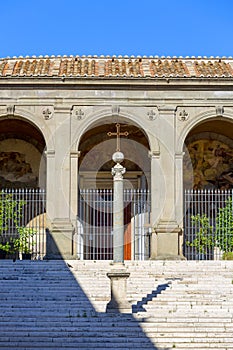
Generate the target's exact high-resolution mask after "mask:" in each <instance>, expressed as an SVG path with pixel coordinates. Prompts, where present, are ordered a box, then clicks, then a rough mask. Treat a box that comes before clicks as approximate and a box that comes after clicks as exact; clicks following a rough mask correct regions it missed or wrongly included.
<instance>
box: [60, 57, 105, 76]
mask: <svg viewBox="0 0 233 350" xmlns="http://www.w3.org/2000/svg"><path fill="white" fill-rule="evenodd" d="M59 75H60V76H61V75H67V76H71V75H73V76H87V75H89V76H92V75H93V76H95V75H98V64H97V62H96V61H95V60H93V59H92V60H88V59H84V60H83V59H81V58H73V59H63V60H62V61H61V64H60V70H59Z"/></svg>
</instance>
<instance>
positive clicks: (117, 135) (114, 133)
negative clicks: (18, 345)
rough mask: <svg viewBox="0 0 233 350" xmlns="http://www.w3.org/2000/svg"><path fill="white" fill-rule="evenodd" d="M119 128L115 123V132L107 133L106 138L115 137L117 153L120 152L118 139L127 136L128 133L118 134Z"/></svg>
mask: <svg viewBox="0 0 233 350" xmlns="http://www.w3.org/2000/svg"><path fill="white" fill-rule="evenodd" d="M120 127H121V125H120V124H119V123H117V124H116V129H117V131H116V132H111V131H109V132H108V133H107V135H108V136H116V137H117V148H116V151H117V152H120V137H121V136H128V135H129V133H128V131H125V132H120Z"/></svg>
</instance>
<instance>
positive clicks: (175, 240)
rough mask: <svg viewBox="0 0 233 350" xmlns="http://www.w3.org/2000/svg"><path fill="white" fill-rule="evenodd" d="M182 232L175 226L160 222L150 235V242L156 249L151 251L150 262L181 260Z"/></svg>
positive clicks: (182, 257)
mask: <svg viewBox="0 0 233 350" xmlns="http://www.w3.org/2000/svg"><path fill="white" fill-rule="evenodd" d="M181 238H182V230H181V228H180V227H178V226H177V224H175V223H174V224H172V223H171V222H160V224H159V225H158V226H157V227H156V228H155V229H154V231H153V233H152V241H153V242H155V241H156V244H154V246H155V247H156V249H154V250H153V254H152V256H151V259H152V260H183V259H185V258H184V256H183V254H182V246H181Z"/></svg>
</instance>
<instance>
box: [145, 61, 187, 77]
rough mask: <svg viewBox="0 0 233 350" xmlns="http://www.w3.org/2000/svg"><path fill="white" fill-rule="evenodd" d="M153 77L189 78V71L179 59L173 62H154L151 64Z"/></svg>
mask: <svg viewBox="0 0 233 350" xmlns="http://www.w3.org/2000/svg"><path fill="white" fill-rule="evenodd" d="M150 71H151V75H152V76H154V77H156V76H157V77H163V76H174V77H184V76H189V75H190V74H189V71H188V69H187V67H186V66H185V64H184V63H183V62H182V61H181V60H178V59H175V60H174V59H173V60H168V59H165V60H161V59H157V60H152V61H151V62H150Z"/></svg>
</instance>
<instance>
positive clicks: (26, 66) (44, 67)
mask: <svg viewBox="0 0 233 350" xmlns="http://www.w3.org/2000/svg"><path fill="white" fill-rule="evenodd" d="M50 65H51V60H50V59H33V60H31V59H27V60H17V61H16V62H15V65H14V68H13V72H12V75H13V76H15V75H19V76H31V75H50Z"/></svg>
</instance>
